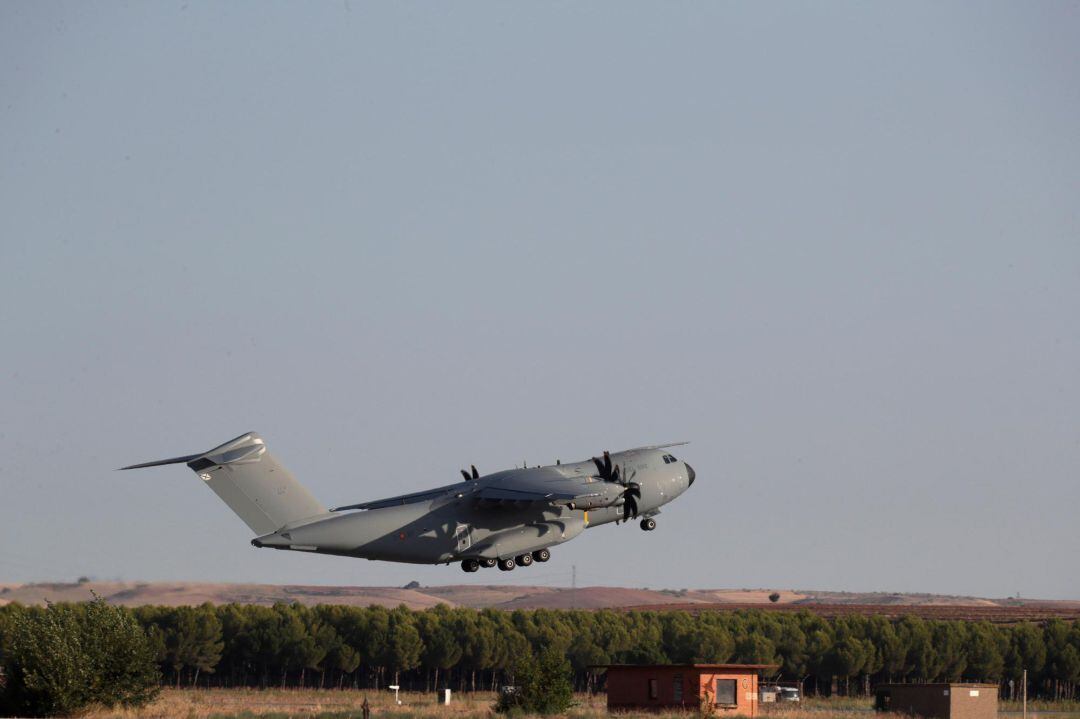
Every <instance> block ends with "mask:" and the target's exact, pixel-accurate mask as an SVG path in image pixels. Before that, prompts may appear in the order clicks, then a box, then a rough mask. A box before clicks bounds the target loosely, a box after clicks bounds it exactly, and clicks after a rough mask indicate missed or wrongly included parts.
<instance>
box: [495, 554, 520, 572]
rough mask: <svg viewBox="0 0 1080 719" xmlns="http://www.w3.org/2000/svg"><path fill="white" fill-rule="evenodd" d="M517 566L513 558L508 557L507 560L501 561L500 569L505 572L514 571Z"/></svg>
mask: <svg viewBox="0 0 1080 719" xmlns="http://www.w3.org/2000/svg"><path fill="white" fill-rule="evenodd" d="M516 566H517V564H515V563H514V558H513V557H507V558H506V559H500V560H499V569H501V570H503V571H504V572H509V571H512V570H513V569H514V567H516Z"/></svg>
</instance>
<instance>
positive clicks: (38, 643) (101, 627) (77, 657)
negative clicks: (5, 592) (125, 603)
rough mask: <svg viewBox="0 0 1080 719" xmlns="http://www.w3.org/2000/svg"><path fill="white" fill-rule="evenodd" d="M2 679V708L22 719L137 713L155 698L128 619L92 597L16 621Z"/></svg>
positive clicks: (139, 638) (154, 681) (142, 640)
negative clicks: (94, 710)
mask: <svg viewBox="0 0 1080 719" xmlns="http://www.w3.org/2000/svg"><path fill="white" fill-rule="evenodd" d="M4 676H5V682H6V683H5V686H4V694H3V703H4V705H5V708H6V709H7V710H8V711H10V712H12V713H17V714H26V715H54V714H72V713H75V712H77V711H79V710H81V709H83V708H84V707H86V706H88V705H90V704H102V705H105V706H107V707H112V706H116V705H118V704H119V705H122V706H139V705H142V704H145V703H147V702H149V701H151V700H152V699H153V698H154V697H155V696H157V693H158V691H159V687H158V681H159V674H158V671H157V666H156V665H155V663H154V651H153V647H152V646H151V643H150V642H149V641H148V639H147V636H146V633H145V632H144V631H143V629H142V627H141V626H139V624H138V622H136V620H135V618H134V616H132V614H131V612H129V611H128V610H126V609H123V608H121V607H113V606H110V605H109V604H107V603H106V602H105V600H103V599H101V598H100V597H95V599H94V601H92V602H90V603H88V604H86V605H82V606H79V605H49V606H48V607H47V608H45V609H33V610H27V611H25V612H23V613H21V614H18V615H16V617H15V621H14V626H13V627H12V635H11V644H10V647H9V649H8V651H7V653H6V654H5V656H4Z"/></svg>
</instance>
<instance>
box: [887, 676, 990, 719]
mask: <svg viewBox="0 0 1080 719" xmlns="http://www.w3.org/2000/svg"><path fill="white" fill-rule="evenodd" d="M874 708H875V709H876V710H878V711H883V712H898V713H900V714H911V715H913V716H920V717H931V718H932V719H996V718H997V712H998V688H997V684H962V683H958V682H946V683H940V684H881V685H879V686H877V687H875V688H874Z"/></svg>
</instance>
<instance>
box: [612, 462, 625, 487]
mask: <svg viewBox="0 0 1080 719" xmlns="http://www.w3.org/2000/svg"><path fill="white" fill-rule="evenodd" d="M611 481H612V482H615V483H616V484H618V483H621V481H622V480H621V479H620V478H619V465H617V464H616V465H615V471H613V472H612V473H611Z"/></svg>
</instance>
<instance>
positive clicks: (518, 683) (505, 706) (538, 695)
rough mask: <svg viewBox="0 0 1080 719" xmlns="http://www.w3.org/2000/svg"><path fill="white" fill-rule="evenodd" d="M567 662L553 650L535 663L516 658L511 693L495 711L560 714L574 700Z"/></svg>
mask: <svg viewBox="0 0 1080 719" xmlns="http://www.w3.org/2000/svg"><path fill="white" fill-rule="evenodd" d="M570 677H571V670H570V662H569V661H567V659H566V658H565V657H564V656H563V655H562V654H560V653H559V652H558V651H557V650H555V649H548V650H546V651H544V652H543V653H542V654H541V655H540V658H539V659H536V658H534V657H533V655H531V654H526V655H524V656H522V657H519V659H518V662H517V663H516V664H515V666H514V681H515V687H514V691H511V692H504V693H503V694H501V695H500V697H499V702H498V703H497V704H496V706H495V708H496V710H497V711H500V712H505V713H512V714H513V713H518V712H526V713H530V714H562V713H564V712H565V711H566V710H567V709H568V708H569V707H570V704H571V702H572V701H573V699H574V688H573V684H572V683H571V679H570Z"/></svg>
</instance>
